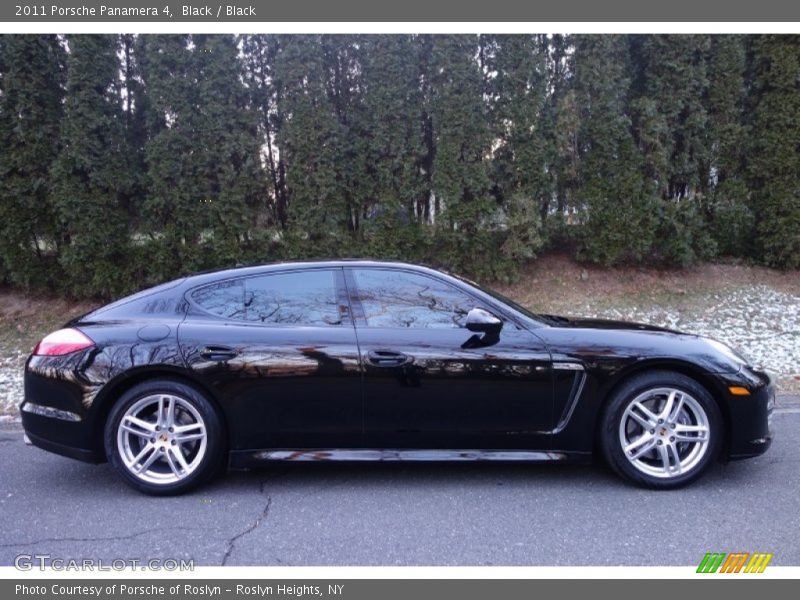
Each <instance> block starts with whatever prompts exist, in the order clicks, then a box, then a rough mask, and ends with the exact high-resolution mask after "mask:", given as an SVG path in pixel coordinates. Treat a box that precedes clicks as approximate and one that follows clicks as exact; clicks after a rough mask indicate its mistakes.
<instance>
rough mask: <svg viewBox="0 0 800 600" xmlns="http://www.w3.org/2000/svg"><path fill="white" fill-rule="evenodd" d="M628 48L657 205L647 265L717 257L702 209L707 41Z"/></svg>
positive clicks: (651, 40)
mask: <svg viewBox="0 0 800 600" xmlns="http://www.w3.org/2000/svg"><path fill="white" fill-rule="evenodd" d="M630 41H631V43H632V48H633V53H632V58H633V62H634V64H633V65H632V70H633V75H634V77H635V80H634V85H633V91H634V93H635V94H636V95H637V98H636V99H635V100H634V101H633V102H632V112H633V116H634V128H635V132H636V137H637V139H638V141H639V148H640V150H641V151H642V154H643V155H644V158H645V169H646V173H647V176H648V177H650V178H652V179H653V180H654V181H655V184H656V186H657V193H658V195H659V197H660V198H661V199H662V202H660V206H659V209H658V214H659V226H658V233H657V235H656V238H655V245H654V256H653V258H654V259H655V260H658V261H660V262H666V263H668V264H679V265H688V264H691V263H693V262H695V261H696V260H698V259H699V258H707V257H710V256H712V255H713V254H714V253H715V252H716V246H715V244H714V242H713V240H712V239H711V237H710V236H709V234H708V230H707V227H706V222H705V219H704V213H703V211H702V208H701V202H702V201H703V199H704V197H705V195H706V194H707V191H708V181H709V174H708V163H709V147H708V115H707V112H706V106H705V105H704V99H705V98H706V96H707V93H708V85H709V84H708V76H707V69H706V60H707V57H708V49H709V44H710V37H709V36H705V35H648V36H635V37H633V38H631V40H630Z"/></svg>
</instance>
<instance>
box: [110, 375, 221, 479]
mask: <svg viewBox="0 0 800 600" xmlns="http://www.w3.org/2000/svg"><path fill="white" fill-rule="evenodd" d="M104 441H105V448H106V454H107V456H108V459H109V462H111V464H112V466H113V467H114V468H115V469H116V470H117V472H118V473H119V474H120V475H121V476H122V478H123V479H124V480H125V482H126V483H128V484H129V485H131V486H133V487H134V488H136V489H137V490H139V491H141V492H144V493H147V494H154V495H167V494H180V493H183V492H185V491H187V490H189V489H191V488H193V487H195V486H197V485H199V484H200V483H202V482H204V481H206V480H208V479H209V478H210V477H211V476H213V475H214V474H215V473H216V472H217V471H218V470H219V467H220V464H221V459H222V455H223V444H222V427H221V424H220V419H219V417H218V416H217V412H216V410H215V409H214V406H212V404H211V403H210V402H209V401H208V399H206V398H205V396H203V395H202V394H201V393H199V392H198V391H197V390H195V389H194V388H192V387H190V386H188V385H186V384H184V383H182V382H179V381H172V380H155V381H148V382H145V383H142V384H139V385H137V386H135V387H133V388H131V389H130V390H128V391H127V392H125V393H124V394H123V395H122V397H121V398H120V399H119V401H118V402H117V403H116V404H115V406H114V407H113V409H112V410H111V414H110V415H109V417H108V420H107V422H106V427H105V436H104Z"/></svg>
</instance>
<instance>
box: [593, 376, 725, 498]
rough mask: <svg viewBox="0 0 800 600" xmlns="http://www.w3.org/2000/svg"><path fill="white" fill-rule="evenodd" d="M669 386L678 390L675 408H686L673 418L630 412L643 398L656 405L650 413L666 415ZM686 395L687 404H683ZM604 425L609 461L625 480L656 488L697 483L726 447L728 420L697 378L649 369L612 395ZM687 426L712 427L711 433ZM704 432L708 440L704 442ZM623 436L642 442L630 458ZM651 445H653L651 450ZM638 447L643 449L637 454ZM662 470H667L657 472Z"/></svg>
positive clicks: (603, 446) (603, 445) (605, 453)
mask: <svg viewBox="0 0 800 600" xmlns="http://www.w3.org/2000/svg"><path fill="white" fill-rule="evenodd" d="M665 390H674V391H676V392H677V394H676V395H675V396H673V403H672V404H671V405H670V406H671V407H672V411H670V412H671V413H674V412H675V411H676V409H677V408H678V407H679V406H681V407H683V408H681V409H680V410H682V411H683V412H682V413H681V414H675V415H674V418H673V419H671V420H670V419H667V420H666V421H665V422H664V423H660V422H659V421H658V420H657V419H651V417H650V416H649V415H647V414H646V413H644V412H643V411H641V410H640V409H638V408H637V409H636V410H634V411H633V412H634V413H635V416H634V415H632V414H631V413H629V412H628V408H629V407H632V406H633V405H634V402H635V401H638V404H639V405H644V406H645V407H646V408H647V407H650V408H653V410H651V411H650V413H651V414H652V415H653V416H654V417H662V419H663V417H664V416H665V415H666V413H665V412H664V411H666V409H667V403H668V401H669V400H668V398H669V393H668V392H666V391H665ZM681 399H683V403H682V404H680V405H679V404H678V403H679V402H681ZM678 412H680V411H678ZM637 417H642V418H643V420H645V421H646V422H647V423H653V427H652V428H650V425H647V427H645V424H644V423H643V422H640V420H639V419H638V418H637ZM623 419H624V423H623ZM673 425H674V427H673ZM600 427H601V430H600V448H601V451H602V454H603V458H604V459H605V462H606V463H607V464H608V466H609V467H611V469H612V470H613V471H615V472H616V473H617V474H618V475H621V476H622V477H624V478H625V479H627V480H629V481H631V482H633V483H636V484H638V485H640V486H643V487H648V488H653V489H674V488H679V487H682V486H685V485H687V484H689V483H692V482H693V481H695V480H696V479H698V478H699V477H700V476H701V475H702V474H703V473H704V472H705V471H706V470H707V469H708V467H709V466H710V465H711V463H713V462H714V461H715V460H716V459H717V457H718V456H719V453H720V450H721V448H722V441H723V440H722V436H723V421H722V415H721V413H720V410H719V406H718V405H717V403H716V402H715V401H714V398H712V397H711V394H709V392H708V390H707V389H706V388H705V387H703V386H702V385H701V384H700V383H698V382H697V381H695V380H694V379H692V378H690V377H687V376H686V375H683V374H681V373H675V372H672V371H648V372H645V373H642V374H640V375H636V376H634V377H632V378H631V379H629V380H627V381H625V382H624V383H623V384H622V385H621V386H620V387H619V388H617V389H616V390H615V391H614V392H613V394H612V396H611V398H610V399H609V402H608V404H607V405H606V407H605V410H604V411H603V413H602V415H601V423H600ZM686 428H693V429H697V430H700V429H706V430H707V433H702V432H701V431H688V430H686ZM684 430H686V431H687V432H686V433H684ZM675 431H679V432H680V433H679V435H677V436H676V435H675ZM681 435H683V436H698V437H693V439H696V440H698V441H689V442H685V443H681V442H680V441H679V440H680V439H681ZM704 436H707V438H706V440H705V442H702V441H700V440H702V438H703V437H704ZM623 439H624V440H625V441H626V442H630V443H629V444H628V447H630V446H631V445H634V444H638V446H636V447H635V448H634V449H632V450H630V451H629V455H630V458H629V455H628V454H626V452H625V450H624V448H623ZM676 440H677V441H676ZM647 448H652V449H650V450H647V451H646V452H645V450H646V449H647ZM638 452H642V453H643V454H642V455H641V456H640V457H637V453H638ZM662 453H663V454H662ZM665 457H666V458H667V461H666V462H665V461H664V458H665ZM684 463H685V468H684V466H683V465H684ZM679 465H680V467H679ZM658 471H661V472H660V473H658V474H656V472H658Z"/></svg>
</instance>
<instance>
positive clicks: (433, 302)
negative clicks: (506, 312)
mask: <svg viewBox="0 0 800 600" xmlns="http://www.w3.org/2000/svg"><path fill="white" fill-rule="evenodd" d="M353 277H354V278H355V283H356V286H357V288H358V289H357V291H356V295H355V298H356V299H357V300H358V301H360V302H361V307H362V308H363V311H364V317H365V319H366V324H367V327H404V328H414V329H453V328H459V327H464V322H465V320H466V316H467V313H468V312H469V310H470V309H471V308H474V307H475V306H476V305H477V302H476V301H475V299H473V298H472V297H471V296H470V295H469V294H466V293H464V292H462V291H461V290H459V289H458V288H456V287H454V286H452V285H450V284H448V283H445V282H443V281H440V280H438V279H435V278H433V277H427V276H425V275H420V274H417V273H409V272H407V271H399V270H389V269H354V270H353Z"/></svg>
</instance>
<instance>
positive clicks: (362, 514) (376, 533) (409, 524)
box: [0, 397, 800, 566]
mask: <svg viewBox="0 0 800 600" xmlns="http://www.w3.org/2000/svg"><path fill="white" fill-rule="evenodd" d="M778 406H779V408H778V412H777V413H776V415H775V417H774V430H775V441H774V443H773V446H772V448H771V449H770V450H769V451H768V452H767V453H766V454H765V455H763V456H761V457H758V458H755V459H751V460H746V461H739V462H734V463H730V464H727V465H715V466H714V467H713V468H712V470H711V471H710V472H709V473H707V475H706V477H704V478H703V479H701V480H700V481H699V482H697V483H696V484H694V485H692V486H691V487H689V488H685V489H683V490H678V491H672V492H654V491H649V490H643V489H639V488H636V487H632V486H630V485H628V484H627V483H625V482H623V481H622V480H620V479H618V478H617V477H616V476H614V475H613V474H611V473H610V472H609V471H608V470H606V469H605V468H603V467H600V466H573V465H557V464H521V463H509V464H499V463H491V464H489V463H434V464H432V463H417V464H412V463H371V464H370V463H349V464H346V463H339V464H334V463H326V464H320V463H295V464H276V465H273V466H269V467H266V468H265V469H263V470H258V471H252V472H247V473H231V474H228V475H227V476H226V477H223V478H220V479H219V480H217V481H215V482H213V483H212V484H211V485H209V486H206V487H204V488H202V489H200V490H198V491H196V492H194V493H191V494H189V495H185V496H181V497H173V498H151V497H148V496H144V495H142V494H139V493H137V492H135V491H133V490H131V489H130V488H128V487H127V486H125V485H124V484H123V483H122V482H121V481H120V480H119V479H118V478H117V477H116V475H115V474H114V472H113V471H112V469H111V468H110V467H109V466H108V465H99V466H92V465H87V464H82V463H79V462H76V461H72V460H70V459H67V458H62V457H59V456H56V455H53V454H49V453H47V452H44V451H43V450H39V449H37V448H33V447H29V446H26V445H25V444H24V443H23V440H22V433H21V431H20V430H18V429H15V428H13V427H11V428H9V427H8V426H6V427H5V428H4V429H3V430H0V565H12V564H13V563H14V558H15V557H16V556H17V555H20V554H30V555H33V554H48V555H50V556H51V557H52V558H58V559H63V560H70V559H78V560H81V559H84V558H92V559H101V560H103V561H104V562H107V561H112V560H116V559H126V560H130V559H136V560H140V561H144V560H146V559H151V558H159V559H177V560H179V559H193V560H194V564H195V565H198V566H199V565H221V564H226V565H696V564H698V563H699V561H700V560H701V559H702V557H703V555H704V554H705V553H706V552H772V553H773V554H774V558H773V560H772V563H771V564H773V565H800V453H798V448H800V399H798V398H797V397H795V398H785V397H784V398H780V399H779V401H778Z"/></svg>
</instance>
